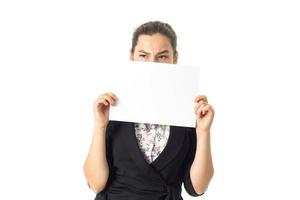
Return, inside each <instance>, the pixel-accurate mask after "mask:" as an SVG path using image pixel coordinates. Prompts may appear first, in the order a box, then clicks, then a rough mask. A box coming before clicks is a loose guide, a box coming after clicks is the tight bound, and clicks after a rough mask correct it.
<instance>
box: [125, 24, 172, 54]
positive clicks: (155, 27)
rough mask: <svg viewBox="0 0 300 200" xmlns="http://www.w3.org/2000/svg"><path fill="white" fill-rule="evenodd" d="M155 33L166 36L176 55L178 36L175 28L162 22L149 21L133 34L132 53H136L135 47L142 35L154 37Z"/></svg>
mask: <svg viewBox="0 0 300 200" xmlns="http://www.w3.org/2000/svg"><path fill="white" fill-rule="evenodd" d="M155 33H160V34H162V35H164V36H166V37H167V38H168V39H169V41H170V43H171V46H172V48H173V50H174V54H175V53H176V52H177V50H176V47H177V36H176V33H175V31H174V30H173V28H172V27H171V26H170V25H169V24H168V23H163V22H160V21H149V22H146V23H144V24H142V25H140V26H139V27H138V28H137V29H136V30H135V31H134V33H133V37H132V45H131V53H134V49H135V46H136V45H137V42H138V38H139V36H140V35H143V34H145V35H152V34H155Z"/></svg>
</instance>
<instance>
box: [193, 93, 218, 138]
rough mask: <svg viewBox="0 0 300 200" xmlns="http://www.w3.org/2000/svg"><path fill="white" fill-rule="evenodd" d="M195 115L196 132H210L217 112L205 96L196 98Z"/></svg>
mask: <svg viewBox="0 0 300 200" xmlns="http://www.w3.org/2000/svg"><path fill="white" fill-rule="evenodd" d="M194 102H195V103H196V105H195V114H196V115H197V117H196V119H197V120H196V132H197V133H200V132H210V127H211V124H212V122H213V118H214V114H215V111H214V109H213V107H212V106H211V105H209V104H208V101H207V97H206V96H205V95H199V96H197V97H196V98H195V100H194Z"/></svg>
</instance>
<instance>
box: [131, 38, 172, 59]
mask: <svg viewBox="0 0 300 200" xmlns="http://www.w3.org/2000/svg"><path fill="white" fill-rule="evenodd" d="M177 57H178V54H177V53H176V54H175V55H174V51H173V48H172V46H171V44H170V42H169V40H168V38H167V37H166V36H164V35H162V34H160V33H155V34H153V35H140V36H139V38H138V42H137V44H136V46H135V50H134V53H131V54H130V60H132V61H145V62H160V63H170V64H176V63H177Z"/></svg>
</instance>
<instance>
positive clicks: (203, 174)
mask: <svg viewBox="0 0 300 200" xmlns="http://www.w3.org/2000/svg"><path fill="white" fill-rule="evenodd" d="M196 135H197V145H196V153H195V158H194V161H193V163H192V166H191V170H190V177H191V181H192V184H193V187H194V188H195V191H196V192H197V193H198V194H203V193H204V192H205V191H206V189H207V187H208V184H209V182H210V180H211V179H212V177H213V174H214V168H213V162H212V156H211V149H210V132H200V131H198V132H196Z"/></svg>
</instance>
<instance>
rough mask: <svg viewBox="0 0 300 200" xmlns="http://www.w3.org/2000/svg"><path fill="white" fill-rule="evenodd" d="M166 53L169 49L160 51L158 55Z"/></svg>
mask: <svg viewBox="0 0 300 200" xmlns="http://www.w3.org/2000/svg"><path fill="white" fill-rule="evenodd" d="M164 53H169V50H164V51H161V52H158V53H157V55H160V54H164Z"/></svg>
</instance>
